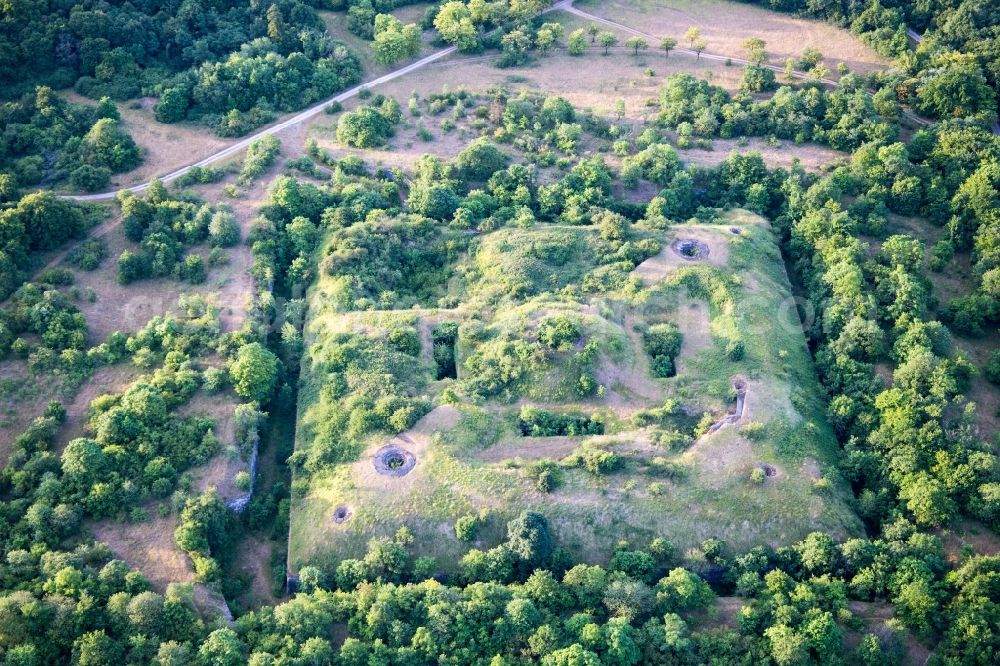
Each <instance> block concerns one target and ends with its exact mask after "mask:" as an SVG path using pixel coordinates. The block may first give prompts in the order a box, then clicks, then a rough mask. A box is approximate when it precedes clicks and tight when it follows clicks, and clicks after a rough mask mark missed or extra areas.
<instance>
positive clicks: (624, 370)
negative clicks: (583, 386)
mask: <svg viewBox="0 0 1000 666" xmlns="http://www.w3.org/2000/svg"><path fill="white" fill-rule="evenodd" d="M637 323H638V320H637V319H636V318H635V316H634V315H632V314H631V313H626V314H625V315H624V318H623V321H622V330H623V331H625V334H626V335H627V336H628V339H629V343H630V344H631V345H632V358H633V361H632V364H631V366H629V367H625V366H623V365H621V364H618V363H615V362H614V361H612V360H611V359H610V358H608V356H607V355H606V354H604V353H603V352H602V354H601V361H600V364H599V365H598V368H597V381H598V382H599V383H600V384H601V385H602V386H604V387H605V388H606V390H607V398H606V403H607V405H608V407H610V408H611V409H613V410H614V411H615V413H616V414H618V415H619V416H623V417H624V416H628V415H630V414H632V413H633V412H635V411H636V410H637V409H640V408H642V407H644V406H649V405H651V404H654V403H659V402H662V401H663V398H664V396H665V395H666V392H665V391H664V389H663V386H662V385H661V384H660V383H659V382H657V381H656V380H655V379H653V377H652V374H651V373H650V370H649V357H648V356H647V355H646V352H645V350H644V349H643V347H642V337H641V336H640V335H639V333H638V332H637V331H636V330H635V327H636V325H637Z"/></svg>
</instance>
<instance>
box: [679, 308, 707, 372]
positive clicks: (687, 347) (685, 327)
mask: <svg viewBox="0 0 1000 666" xmlns="http://www.w3.org/2000/svg"><path fill="white" fill-rule="evenodd" d="M675 318H676V320H677V322H676V323H677V326H678V327H679V328H680V330H681V333H682V334H683V336H684V337H683V338H681V351H680V353H679V354H678V355H677V358H676V359H675V362H676V363H677V374H678V375H683V374H685V373H686V372H689V371H690V370H691V368H690V364H691V361H692V359H695V358H697V357H698V355H699V354H701V353H702V352H704V351H707V350H709V349H711V348H712V321H711V312H710V311H709V307H708V303H706V302H705V301H702V300H698V299H694V298H690V297H686V298H684V299H682V300H681V302H680V303H679V304H678V306H677V309H676V310H675Z"/></svg>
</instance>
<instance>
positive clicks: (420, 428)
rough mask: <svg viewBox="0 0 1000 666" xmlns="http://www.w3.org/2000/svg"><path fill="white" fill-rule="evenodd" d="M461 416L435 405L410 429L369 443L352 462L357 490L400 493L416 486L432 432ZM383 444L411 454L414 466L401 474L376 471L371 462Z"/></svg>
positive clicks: (443, 406) (457, 411) (453, 425)
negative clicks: (383, 439) (384, 473)
mask: <svg viewBox="0 0 1000 666" xmlns="http://www.w3.org/2000/svg"><path fill="white" fill-rule="evenodd" d="M461 418H462V413H461V412H460V411H459V410H458V409H457V408H455V407H452V406H451V405H439V406H437V407H435V408H434V409H432V410H431V411H430V412H429V413H427V414H426V415H425V416H424V417H423V418H422V419H420V420H419V421H417V422H416V423H415V424H414V425H413V427H412V428H410V429H409V430H407V431H405V432H402V433H400V434H398V435H396V436H395V437H393V438H392V439H390V440H389V441H377V442H375V443H373V444H372V445H371V446H369V447H368V449H367V450H366V451H365V452H364V453H363V454H362V455H361V457H360V458H359V459H358V461H357V462H356V463H354V466H353V469H352V471H351V478H352V479H354V482H355V486H356V487H357V488H358V490H362V491H364V490H370V491H375V492H403V491H408V490H412V489H413V488H414V487H415V486H416V485H419V484H420V482H421V480H422V478H423V475H424V474H425V471H424V466H423V465H421V462H422V458H423V457H424V455H425V454H426V453H427V449H428V447H429V446H430V443H431V437H432V436H433V435H434V433H436V432H442V431H446V430H450V429H452V428H454V427H455V426H456V425H457V424H458V422H459V420H460V419H461ZM387 444H392V445H394V446H398V447H400V448H401V449H404V450H405V451H407V452H409V453H411V454H413V456H414V457H415V458H416V465H415V466H414V467H413V469H412V470H411V471H410V472H409V473H407V474H406V475H405V476H401V477H396V476H384V475H382V474H379V473H378V471H377V470H376V469H375V465H374V464H373V462H372V457H373V456H374V455H375V453H376V451H378V450H379V449H381V448H382V447H383V446H385V445H387Z"/></svg>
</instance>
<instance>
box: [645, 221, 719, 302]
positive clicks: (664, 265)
mask: <svg viewBox="0 0 1000 666" xmlns="http://www.w3.org/2000/svg"><path fill="white" fill-rule="evenodd" d="M678 239H692V240H696V241H699V242H701V243H704V244H705V245H706V246H707V247H708V255H707V256H704V257H700V258H697V259H694V260H692V259H689V258H687V257H683V256H680V255H679V254H678V253H677V252H675V251H674V248H673V247H671V244H672V243H673V242H674V241H676V240H678ZM729 242H730V239H728V238H726V237H724V236H721V235H720V234H719V233H718V231H717V230H716V229H715V228H713V227H697V226H692V225H684V226H679V227H673V228H672V229H671V234H670V237H669V238H667V239H665V243H664V247H663V249H662V250H660V252H659V254H657V255H655V256H652V257H650V258H649V259H646V260H645V261H644V262H642V263H641V264H639V265H638V266H636V267H635V268H634V269H633V270H632V275H635V276H637V277H638V278H639V280H640V281H641V282H642V284H643V286H646V287H648V286H651V285H653V284H656V283H657V282H659V281H660V280H662V279H663V278H665V277H666V276H667V275H669V274H670V273H672V272H674V271H675V270H677V269H678V268H679V267H681V266H690V265H694V264H698V263H706V264H712V265H714V266H725V265H726V264H727V262H728V261H729Z"/></svg>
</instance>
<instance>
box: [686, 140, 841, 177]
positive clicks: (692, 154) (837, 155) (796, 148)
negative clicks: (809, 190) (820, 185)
mask: <svg viewBox="0 0 1000 666" xmlns="http://www.w3.org/2000/svg"><path fill="white" fill-rule="evenodd" d="M751 151H753V152H758V153H760V155H761V157H763V158H764V162H766V163H767V165H768V166H769V167H771V168H775V167H785V168H788V167H791V166H792V163H793V162H795V161H796V160H797V161H798V162H799V164H801V165H802V168H803V169H805V170H806V171H811V172H813V173H816V172H818V171H819V170H820V168H821V167H823V166H824V165H826V164H829V163H830V162H835V161H837V160H840V159H845V158H847V157H849V155H847V154H846V153H841V152H839V151H836V150H834V149H832V148H827V147H826V146H820V145H817V144H814V143H804V144H795V143H789V142H782V143H780V144H779V145H777V146H774V145H771V144H770V143H769V142H768V141H767V140H766V139H761V138H746V139H712V149H711V150H705V149H702V148H685V149H681V150H680V151H679V154H680V156H681V159H683V160H684V161H685V162H686V163H688V164H697V165H699V166H707V167H714V166H718V165H719V164H720V163H721V162H722V161H723V160H725V159H726V158H727V157H729V154H730V153H732V152H737V153H749V152H751Z"/></svg>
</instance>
